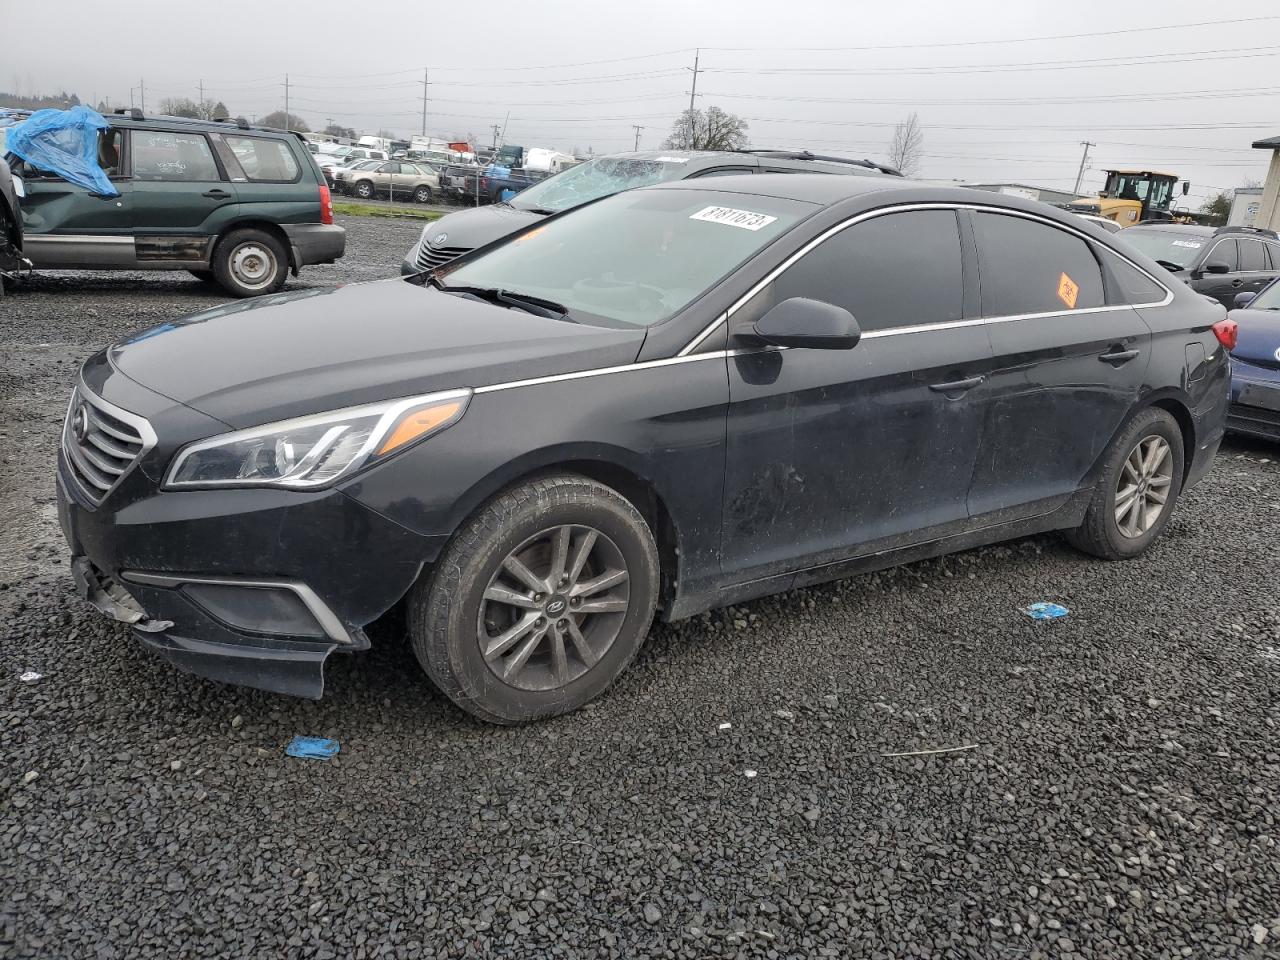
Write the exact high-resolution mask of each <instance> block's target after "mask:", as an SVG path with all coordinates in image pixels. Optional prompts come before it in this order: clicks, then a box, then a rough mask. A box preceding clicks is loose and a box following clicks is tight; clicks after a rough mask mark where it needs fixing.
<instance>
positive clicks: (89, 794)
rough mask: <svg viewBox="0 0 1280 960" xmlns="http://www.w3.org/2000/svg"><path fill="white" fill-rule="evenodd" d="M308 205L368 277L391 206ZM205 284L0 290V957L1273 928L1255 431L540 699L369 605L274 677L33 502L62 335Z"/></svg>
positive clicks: (1260, 463)
mask: <svg viewBox="0 0 1280 960" xmlns="http://www.w3.org/2000/svg"><path fill="white" fill-rule="evenodd" d="M346 225H347V228H348V230H349V231H350V232H349V234H348V238H349V245H348V250H349V252H348V255H347V257H346V258H345V259H344V260H343V261H341V263H339V264H338V265H336V266H331V267H318V268H308V269H307V270H305V271H304V274H303V280H302V281H301V285H311V284H326V283H333V282H339V281H355V280H365V279H371V278H374V277H378V276H384V275H388V276H389V275H392V274H394V273H395V272H396V269H397V267H398V264H399V262H400V258H401V256H402V255H403V252H404V250H405V249H406V248H407V247H408V245H409V244H410V243H411V242H412V241H413V239H414V238H415V236H416V235H417V233H418V230H419V229H420V224H414V223H401V222H395V221H379V220H373V219H360V220H352V221H348V222H347V224H346ZM293 285H294V286H296V285H299V284H298V283H297V282H295V283H294V284H293ZM220 299H221V298H220V297H219V296H218V295H217V293H216V291H215V290H213V289H211V288H209V287H205V286H202V285H201V284H199V283H198V282H196V281H195V280H192V279H188V278H186V277H185V276H179V275H176V274H172V275H166V274H139V275H121V274H84V275H69V274H63V275H52V276H49V277H46V278H41V279H38V280H35V281H33V282H31V283H28V284H27V285H26V286H25V287H24V289H23V290H22V291H21V292H20V293H19V294H18V295H17V296H15V297H12V298H5V299H3V300H0V330H2V331H3V334H4V341H5V349H4V351H3V356H2V357H0V440H3V444H2V450H3V452H2V453H0V458H3V464H4V467H3V470H2V471H0V509H3V515H4V516H5V518H6V520H7V523H6V525H5V528H4V529H3V530H0V610H2V611H3V612H4V614H5V616H4V617H3V625H2V626H0V630H2V631H3V633H2V634H0V635H2V636H3V638H4V639H3V644H0V955H4V956H15V957H42V958H45V957H89V956H94V957H164V958H177V957H215V956H216V957H224V956H225V957H267V956H281V957H283V956H290V957H292V956H305V957H375V956H386V957H436V956H446V955H447V956H475V957H491V956H504V957H519V958H530V957H544V956H562V957H587V956H617V957H635V958H650V957H699V958H700V957H737V956H752V957H814V956H819V957H821V956H830V957H889V956H893V957H899V956H916V957H964V958H988V957H996V958H1003V957H1008V958H1015V957H1028V958H1034V957H1066V956H1070V955H1075V954H1078V955H1082V956H1096V957H1109V958H1114V957H1178V956H1186V957H1262V956H1275V955H1277V952H1278V951H1280V851H1278V850H1277V839H1278V838H1280V824H1278V823H1277V806H1276V795H1277V785H1278V784H1280V746H1277V738H1276V734H1277V731H1276V722H1277V716H1278V714H1280V698H1278V696H1277V694H1278V693H1280V610H1278V609H1277V604H1276V587H1275V584H1276V573H1275V572H1276V570H1277V569H1278V568H1280V538H1277V537H1276V536H1275V535H1274V531H1275V527H1276V523H1277V520H1278V519H1280V473H1278V472H1277V462H1278V461H1280V449H1276V448H1272V447H1267V446H1265V445H1253V444H1247V445H1246V444H1233V445H1231V446H1228V447H1227V448H1226V449H1225V450H1224V453H1223V455H1222V456H1221V457H1220V459H1219V461H1218V464H1217V466H1216V468H1215V469H1214V472H1213V473H1212V475H1211V476H1210V477H1209V479H1208V480H1207V481H1205V482H1204V483H1203V484H1202V485H1201V486H1199V487H1198V488H1197V489H1196V490H1194V491H1193V492H1192V493H1191V494H1190V495H1189V496H1188V497H1187V498H1186V499H1185V500H1184V501H1183V503H1182V505H1181V507H1180V509H1179V511H1178V513H1177V515H1176V516H1175V519H1174V522H1173V523H1172V525H1171V526H1170V528H1169V532H1168V534H1167V535H1166V536H1165V537H1164V539H1163V540H1162V541H1161V542H1160V543H1159V544H1158V545H1157V547H1156V548H1155V549H1154V550H1153V551H1152V552H1151V553H1150V554H1148V555H1147V556H1146V557H1144V558H1142V559H1139V560H1136V561H1132V562H1129V563H1125V564H1106V563H1103V562H1101V561H1096V560H1091V559H1087V558H1085V557H1083V556H1081V555H1078V554H1076V553H1074V552H1073V551H1072V550H1071V549H1069V548H1068V547H1067V546H1065V544H1063V543H1062V542H1060V541H1059V540H1058V539H1057V538H1054V537H1042V538H1034V539H1030V540H1024V541H1019V542H1016V543H1012V544H1009V545H1005V546H1002V547H995V548H989V549H984V550H979V551H974V552H971V553H966V554H963V555H959V556H955V557H950V558H947V559H944V560H939V561H932V562H927V563H921V564H915V565H912V566H909V567H905V568H901V569H898V570H895V571H892V572H889V573H886V574H881V575H878V576H870V577H863V578H860V579H855V580H851V581H847V582H845V583H842V584H834V585H829V586H825V587H820V588H816V589H811V590H804V591H796V592H794V593H791V594H787V595H785V596H782V597H778V598H774V599H771V600H767V601H762V602H758V603H753V604H748V605H744V606H741V607H738V608H736V609H734V610H732V611H720V612H717V613H715V614H713V615H710V616H707V617H703V618H700V619H697V620H694V621H690V622H687V623H685V624H682V625H677V626H675V627H661V626H660V627H657V628H655V630H654V632H653V634H652V635H651V637H650V639H649V642H648V644H647V645H646V647H645V649H644V651H643V652H642V653H641V655H640V658H639V660H638V662H637V663H636V665H635V666H634V667H633V668H632V669H631V670H630V671H629V672H628V673H627V674H626V675H624V677H623V678H622V680H621V681H620V682H619V684H618V685H617V686H616V687H615V688H614V689H613V690H612V691H611V692H610V693H609V694H608V695H607V696H606V697H605V698H604V699H603V700H601V701H599V702H598V703H596V704H594V705H592V706H591V707H590V708H588V709H587V710H584V711H582V712H580V713H578V714H576V715H573V716H570V717H566V718H563V719H561V720H556V721H552V722H548V723H543V724H540V725H537V726H533V727H527V728H521V729H498V728H494V727H487V726H482V725H480V724H477V723H475V722H472V721H471V720H469V719H467V718H466V717H465V716H464V715H462V714H461V713H460V712H459V711H457V710H456V709H454V708H453V707H452V706H451V705H450V704H449V703H448V702H447V701H445V700H444V699H443V698H442V697H441V696H439V695H438V694H436V693H435V692H434V690H433V689H432V688H431V686H430V685H429V683H428V682H427V681H426V679H425V677H424V676H423V675H422V674H421V673H420V671H419V670H418V668H417V666H416V664H415V663H414V661H413V658H412V655H411V653H410V652H409V651H408V649H407V646H406V645H405V644H404V643H403V642H402V638H401V637H400V635H399V632H398V631H397V630H396V629H394V627H393V626H390V625H388V626H387V628H386V629H384V630H382V631H381V632H380V633H379V634H378V635H377V636H376V637H375V649H374V650H372V651H371V652H370V653H368V654H364V655H361V656H358V657H352V658H341V657H335V658H333V660H332V661H331V666H330V669H329V680H328V689H327V694H326V698H325V700H324V701H323V702H320V703H310V702H305V701H296V700H289V699H285V698H282V697H275V696H270V695H266V694H259V693H256V692H253V691H246V690H239V689H234V688H230V687H222V686H219V685H216V684H213V683H209V682H206V681H201V680H197V679H194V678H191V677H188V676H185V675H183V674H180V673H177V672H175V671H174V670H172V669H171V668H169V667H168V666H166V665H164V664H163V663H161V662H159V661H157V660H154V659H152V658H150V657H149V656H147V655H146V654H144V653H143V651H142V650H141V649H140V648H139V647H138V646H137V645H136V644H134V643H133V642H132V641H131V640H130V638H129V636H128V634H127V632H126V631H125V630H124V629H123V628H120V627H117V626H115V625H109V624H108V623H106V622H105V621H104V620H102V619H101V618H100V617H99V616H98V615H97V614H95V613H93V612H91V611H89V610H88V608H87V607H85V606H83V605H82V604H81V603H80V602H79V601H78V600H76V599H75V597H74V596H73V594H72V592H71V589H70V583H69V577H68V574H67V565H66V553H65V547H64V545H63V544H62V542H61V539H60V536H59V534H58V531H57V524H56V520H55V514H54V507H53V480H52V476H53V472H52V471H53V461H54V455H55V445H56V442H57V432H58V425H59V422H60V420H61V418H62V415H63V413H64V410H65V404H66V396H67V392H68V389H69V386H70V384H71V381H72V377H73V375H74V371H75V368H76V364H78V363H79V362H80V360H82V359H83V358H84V357H85V356H87V355H88V354H89V353H90V352H91V351H93V350H95V349H97V347H98V346H100V345H101V344H102V343H104V342H105V341H107V340H109V339H111V338H114V337H117V336H119V335H121V334H124V333H126V332H127V331H131V330H134V329H136V328H139V327H142V326H145V325H148V324H151V323H154V322H159V321H162V320H167V319H172V318H175V317H178V316H181V315H183V314H185V313H188V312H190V311H193V310H195V309H197V308H200V307H203V306H206V305H208V304H212V303H215V302H218V301H219V300H220ZM1042 599H1049V600H1058V601H1060V602H1062V603H1065V604H1066V605H1067V606H1069V607H1070V608H1071V614H1070V616H1069V617H1067V618H1066V619H1065V620H1062V621H1056V622H1050V623H1033V622H1032V621H1031V620H1029V619H1028V618H1026V617H1025V616H1023V615H1022V614H1020V613H1019V612H1018V609H1019V608H1020V607H1022V606H1025V605H1026V604H1027V603H1029V602H1032V601H1036V600H1042ZM27 670H35V671H38V672H40V673H42V674H43V677H42V678H41V679H39V680H37V681H34V682H23V681H21V680H20V679H19V675H20V674H22V673H23V672H24V671H27ZM726 723H728V724H732V727H731V728H728V729H718V728H719V726H720V725H721V724H726ZM299 733H301V734H312V735H321V736H333V737H337V738H338V739H340V740H341V742H342V753H341V755H340V756H339V757H338V758H337V759H335V760H333V761H330V762H327V763H325V762H317V761H306V760H295V759H291V758H288V757H286V756H285V755H284V753H283V747H284V744H285V743H286V742H287V741H288V740H289V738H291V737H292V736H293V735H294V734H299ZM970 744H976V748H975V749H971V750H966V751H963V752H954V753H947V754H941V755H935V756H925V757H886V756H884V754H886V753H895V752H903V751H915V750H927V749H933V748H941V747H957V746H966V745H970Z"/></svg>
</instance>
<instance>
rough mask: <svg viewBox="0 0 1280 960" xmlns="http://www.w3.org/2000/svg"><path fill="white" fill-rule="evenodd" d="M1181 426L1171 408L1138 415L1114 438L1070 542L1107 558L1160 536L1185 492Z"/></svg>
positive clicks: (1123, 555)
mask: <svg viewBox="0 0 1280 960" xmlns="http://www.w3.org/2000/svg"><path fill="white" fill-rule="evenodd" d="M1183 455H1184V454H1183V445H1182V430H1181V429H1180V428H1179V427H1178V422H1177V421H1176V420H1174V419H1173V417H1172V415H1170V414H1169V413H1168V412H1167V411H1165V410H1161V409H1160V408H1158V407H1151V408H1148V409H1146V410H1143V411H1142V412H1141V413H1139V414H1138V415H1137V416H1136V417H1135V418H1134V419H1133V421H1132V422H1131V423H1130V424H1129V426H1128V427H1126V428H1125V429H1124V431H1123V432H1122V433H1121V434H1120V436H1118V437H1116V439H1115V440H1114V441H1113V442H1112V444H1111V447H1110V448H1109V449H1108V450H1107V453H1106V456H1105V458H1104V460H1103V466H1102V473H1101V476H1100V477H1099V479H1098V485H1097V487H1096V488H1095V489H1094V493H1093V498H1092V500H1090V502H1089V507H1088V509H1087V510H1086V512H1085V516H1084V522H1083V523H1081V524H1080V526H1079V527H1077V528H1076V529H1075V530H1072V531H1070V532H1068V534H1067V539H1068V540H1069V541H1070V542H1071V544H1072V546H1074V547H1076V548H1077V549H1079V550H1083V551H1084V552H1085V553H1091V554H1093V555H1094V556H1096V557H1102V558H1103V559H1106V560H1127V559H1128V558H1130V557H1136V556H1137V555H1138V554H1140V553H1143V552H1144V551H1145V550H1146V549H1147V548H1148V547H1149V546H1151V544H1152V543H1153V542H1154V541H1155V539H1156V538H1157V537H1158V536H1160V534H1161V532H1162V531H1163V530H1164V528H1165V526H1166V525H1167V524H1168V523H1169V517H1170V515H1171V514H1172V513H1173V506H1174V504H1175V503H1176V502H1177V500H1178V494H1179V493H1181V492H1182V476H1183Z"/></svg>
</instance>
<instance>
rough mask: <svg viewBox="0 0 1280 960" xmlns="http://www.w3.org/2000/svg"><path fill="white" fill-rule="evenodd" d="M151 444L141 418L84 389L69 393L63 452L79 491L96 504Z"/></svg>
mask: <svg viewBox="0 0 1280 960" xmlns="http://www.w3.org/2000/svg"><path fill="white" fill-rule="evenodd" d="M153 442H154V440H153V439H152V436H151V428H150V426H149V425H148V424H147V421H146V420H144V419H143V418H141V417H138V416H136V415H134V414H131V413H127V412H125V411H124V410H120V409H118V408H115V407H112V406H111V405H110V404H107V403H106V402H105V401H103V400H102V399H101V398H99V397H95V396H94V395H93V394H92V393H90V392H89V391H88V390H85V389H84V388H83V387H78V388H77V389H76V390H75V392H73V393H72V395H71V406H70V407H69V408H68V409H67V420H66V423H64V424H63V426H62V449H63V452H64V453H65V454H66V457H67V465H68V466H69V467H70V468H71V474H72V476H73V477H74V478H75V480H76V483H77V484H78V485H79V487H80V491H81V492H82V493H83V494H84V495H85V496H86V497H87V498H88V499H89V500H90V501H91V502H92V503H94V504H95V505H96V504H99V503H101V502H102V498H103V497H105V496H106V495H107V494H108V493H109V492H110V491H111V489H112V488H113V487H114V486H115V485H116V484H117V483H119V482H120V478H121V477H123V476H124V475H125V474H126V473H127V472H128V471H129V469H130V468H131V467H132V466H133V465H134V464H135V463H137V462H138V458H139V457H141V456H142V455H143V454H144V453H146V451H147V450H148V449H149V448H150V446H151V444H152V443H153Z"/></svg>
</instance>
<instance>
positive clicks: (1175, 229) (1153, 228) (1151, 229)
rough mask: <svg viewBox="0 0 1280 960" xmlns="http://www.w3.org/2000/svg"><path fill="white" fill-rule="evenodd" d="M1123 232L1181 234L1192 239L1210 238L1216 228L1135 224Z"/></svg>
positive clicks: (1200, 225)
mask: <svg viewBox="0 0 1280 960" xmlns="http://www.w3.org/2000/svg"><path fill="white" fill-rule="evenodd" d="M1125 230H1143V231H1145V232H1147V233H1183V234H1187V235H1189V236H1193V237H1211V236H1213V235H1214V234H1215V233H1216V232H1217V231H1218V228H1217V227H1206V226H1204V225H1203V224H1199V223H1135V224H1134V225H1133V226H1132V227H1125Z"/></svg>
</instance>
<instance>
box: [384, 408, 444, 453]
mask: <svg viewBox="0 0 1280 960" xmlns="http://www.w3.org/2000/svg"><path fill="white" fill-rule="evenodd" d="M462 407H463V403H462V401H461V400H450V401H449V402H448V403H441V404H438V405H436V406H433V407H423V408H422V409H420V410H411V411H409V412H408V413H406V414H405V415H404V416H403V417H401V418H400V422H399V423H397V424H396V426H395V429H394V430H392V431H391V432H390V433H389V434H387V439H386V440H384V441H382V446H380V447H379V448H378V456H380V457H381V456H382V455H384V454H387V453H390V452H391V451H392V450H396V449H398V448H400V447H403V446H404V445H405V444H406V443H412V442H413V441H414V440H417V439H418V438H419V437H421V436H423V435H424V434H428V433H430V432H431V431H432V430H435V429H436V428H438V427H441V426H443V425H445V424H447V423H448V422H449V421H450V420H453V419H454V418H456V417H457V416H458V414H459V413H461V412H462Z"/></svg>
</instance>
